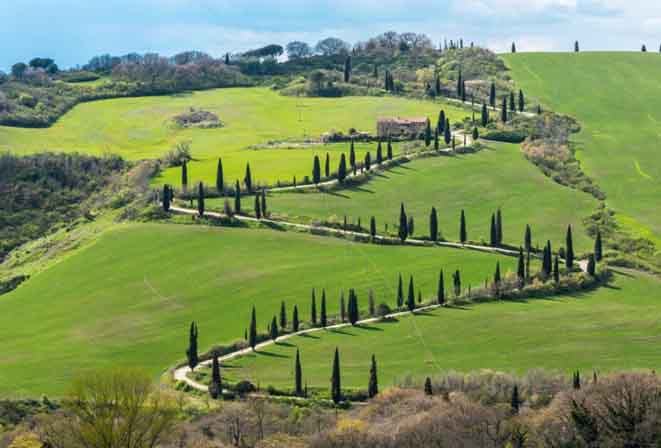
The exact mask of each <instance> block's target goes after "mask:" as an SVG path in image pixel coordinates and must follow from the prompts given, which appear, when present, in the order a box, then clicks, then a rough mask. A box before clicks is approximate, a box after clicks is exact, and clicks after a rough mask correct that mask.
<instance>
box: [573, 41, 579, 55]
mask: <svg viewBox="0 0 661 448" xmlns="http://www.w3.org/2000/svg"><path fill="white" fill-rule="evenodd" d="M579 51H581V49H580V47H579V45H578V41H576V42H574V52H575V53H578V52H579Z"/></svg>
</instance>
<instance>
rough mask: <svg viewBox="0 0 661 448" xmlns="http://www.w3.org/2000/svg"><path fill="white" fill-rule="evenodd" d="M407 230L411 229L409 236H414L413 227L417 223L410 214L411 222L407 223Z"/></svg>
mask: <svg viewBox="0 0 661 448" xmlns="http://www.w3.org/2000/svg"><path fill="white" fill-rule="evenodd" d="M406 227H407V230H408V231H409V236H413V231H414V230H413V229H414V227H415V223H414V222H413V216H409V223H408V224H407V226H406Z"/></svg>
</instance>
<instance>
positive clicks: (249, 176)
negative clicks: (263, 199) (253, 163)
mask: <svg viewBox="0 0 661 448" xmlns="http://www.w3.org/2000/svg"><path fill="white" fill-rule="evenodd" d="M243 183H244V184H245V186H246V191H247V192H248V193H252V174H251V173H250V163H246V175H245V176H243Z"/></svg>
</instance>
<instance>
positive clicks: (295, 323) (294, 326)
mask: <svg viewBox="0 0 661 448" xmlns="http://www.w3.org/2000/svg"><path fill="white" fill-rule="evenodd" d="M299 325H300V322H299V321H298V306H297V305H294V311H293V313H292V316H291V328H292V330H293V331H294V333H298V328H299Z"/></svg>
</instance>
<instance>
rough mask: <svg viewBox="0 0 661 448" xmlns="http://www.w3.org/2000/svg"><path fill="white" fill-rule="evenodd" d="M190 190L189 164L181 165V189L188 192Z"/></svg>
mask: <svg viewBox="0 0 661 448" xmlns="http://www.w3.org/2000/svg"><path fill="white" fill-rule="evenodd" d="M187 188H188V163H187V162H184V163H183V164H182V165H181V189H182V190H184V191H186V189H187Z"/></svg>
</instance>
